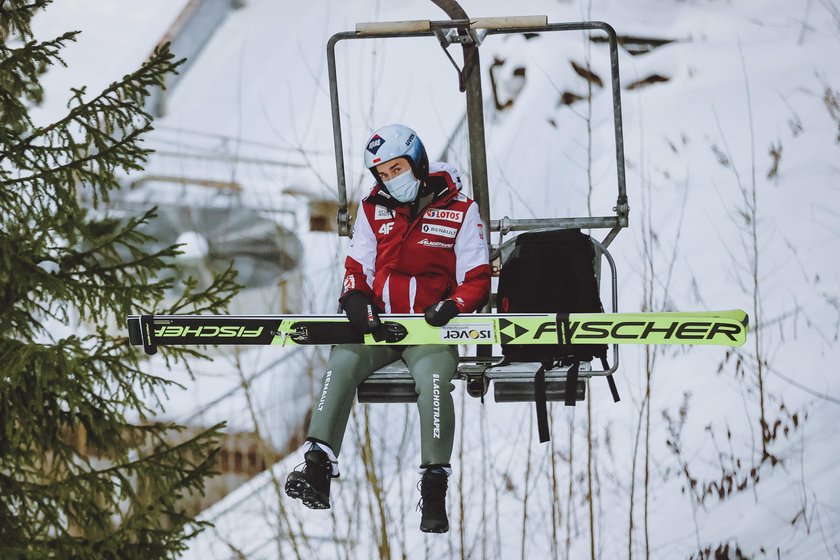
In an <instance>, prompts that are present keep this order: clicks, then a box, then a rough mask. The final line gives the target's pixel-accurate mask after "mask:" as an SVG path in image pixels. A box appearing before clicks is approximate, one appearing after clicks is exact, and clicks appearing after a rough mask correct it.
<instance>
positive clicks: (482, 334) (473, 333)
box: [440, 323, 493, 342]
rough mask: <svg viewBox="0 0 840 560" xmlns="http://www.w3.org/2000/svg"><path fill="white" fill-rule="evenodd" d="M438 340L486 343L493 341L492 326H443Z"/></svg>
mask: <svg viewBox="0 0 840 560" xmlns="http://www.w3.org/2000/svg"><path fill="white" fill-rule="evenodd" d="M440 339H441V340H464V341H468V340H474V341H476V342H487V341H489V340H493V326H492V325H489V324H486V323H476V324H469V325H445V326H443V327H441V333H440Z"/></svg>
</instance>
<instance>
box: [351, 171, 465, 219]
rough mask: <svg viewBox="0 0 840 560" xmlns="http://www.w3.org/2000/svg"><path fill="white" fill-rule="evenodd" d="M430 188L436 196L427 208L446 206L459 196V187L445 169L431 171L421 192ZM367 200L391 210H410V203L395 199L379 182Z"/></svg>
mask: <svg viewBox="0 0 840 560" xmlns="http://www.w3.org/2000/svg"><path fill="white" fill-rule="evenodd" d="M430 188H431V189H433V192H434V198H432V202H431V203H429V206H427V208H432V207H439V206H444V205H446V204H448V203H449V202H450V201H451V200H452V199H453V198H455V197H456V196H458V187H457V186H456V185H455V183H454V182H453V181H452V179H451V178H450V175H449V173H447V172H445V171H441V172H439V173H430V174H429V177H428V178H427V179H426V180H425V181H424V182H423V185H421V187H420V192H421V193H422V192H423V190H424V189H430ZM365 202H369V203H371V204H377V205H381V206H384V207H385V208H388V209H389V210H398V209H400V208H404V209H405V211H406V212H407V211H408V210H409V205H408V204H406V203H403V202H400V201H399V200H397V199H395V198H394V197H393V196H391V194H390V193H389V192H388V191H387V189H385V188H383V187H382V185H379V184H377V185H376V186H375V187H374V188H373V190H372V191H371V192H370V194H369V195H368V196H367V197H366V198H365Z"/></svg>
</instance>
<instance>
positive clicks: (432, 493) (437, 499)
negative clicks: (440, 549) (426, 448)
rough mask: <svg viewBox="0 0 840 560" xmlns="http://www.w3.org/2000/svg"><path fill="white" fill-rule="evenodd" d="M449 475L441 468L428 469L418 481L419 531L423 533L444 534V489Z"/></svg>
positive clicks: (447, 521) (446, 521)
mask: <svg viewBox="0 0 840 560" xmlns="http://www.w3.org/2000/svg"><path fill="white" fill-rule="evenodd" d="M448 478H449V475H447V474H446V471H445V470H443V468H442V467H429V468H428V469H426V472H424V473H423V478H422V479H420V504H419V505H420V509H421V510H422V515H421V518H420V530H421V531H423V532H424V533H446V532H447V531H449V519H447V517H446V487H447V484H448V481H447V479H448Z"/></svg>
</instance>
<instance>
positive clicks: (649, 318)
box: [128, 309, 749, 353]
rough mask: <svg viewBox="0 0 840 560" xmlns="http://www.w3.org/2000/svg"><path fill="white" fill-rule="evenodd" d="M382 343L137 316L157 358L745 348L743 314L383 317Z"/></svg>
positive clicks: (242, 322)
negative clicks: (510, 348) (204, 349)
mask: <svg viewBox="0 0 840 560" xmlns="http://www.w3.org/2000/svg"><path fill="white" fill-rule="evenodd" d="M380 318H381V320H382V322H383V325H384V327H385V328H384V329H383V331H382V332H380V333H379V335H378V336H377V337H374V336H373V335H370V334H368V335H364V336H362V335H359V334H357V333H356V332H355V331H354V330H353V329H352V327H351V325H350V323H349V322H348V321H347V319H346V317H345V316H344V315H132V316H130V317H129V318H128V333H129V340H130V341H131V343H132V344H135V345H142V346H143V347H144V348H145V350H146V352H148V353H154V352H155V351H156V348H157V346H166V345H225V344H242V345H268V344H276V345H301V344H303V345H306V344H351V343H356V344H382V345H387V344H391V345H393V344H399V345H419V344H688V345H718V346H741V345H742V344H744V342H745V341H746V336H747V329H748V326H749V319H748V317H747V314H746V313H745V312H744V311H741V310H739V309H735V310H729V311H695V312H668V313H571V314H559V315H558V314H556V313H507V314H495V313H493V314H490V313H474V314H469V315H460V316H457V317H455V318H454V319H452V321H450V322H449V324H448V325H446V326H443V327H432V326H430V325H428V324H427V323H426V321H425V320H424V319H423V316H422V315H381V316H380Z"/></svg>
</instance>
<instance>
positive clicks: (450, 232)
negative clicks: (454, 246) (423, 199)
mask: <svg viewBox="0 0 840 560" xmlns="http://www.w3.org/2000/svg"><path fill="white" fill-rule="evenodd" d="M421 229H422V231H423V233H430V234H432V235H441V236H443V237H449V238H450V239H454V238H455V236H457V235H458V230H457V229H456V228H451V227H446V226H439V225H436V224H423V227H422V228H421Z"/></svg>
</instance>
